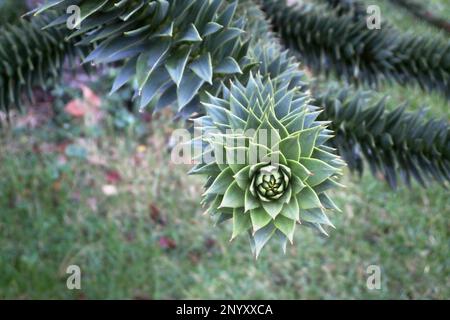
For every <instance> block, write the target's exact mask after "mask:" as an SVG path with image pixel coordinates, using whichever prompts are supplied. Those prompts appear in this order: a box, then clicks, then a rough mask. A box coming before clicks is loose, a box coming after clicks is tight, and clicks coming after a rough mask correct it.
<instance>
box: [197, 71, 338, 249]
mask: <svg viewBox="0 0 450 320" xmlns="http://www.w3.org/2000/svg"><path fill="white" fill-rule="evenodd" d="M309 102H310V98H309V96H308V95H306V94H304V93H302V92H300V91H299V89H298V88H296V87H294V88H289V87H288V85H286V83H285V82H282V81H281V82H277V80H271V79H270V78H268V77H265V78H263V77H262V76H261V75H260V74H257V75H256V76H253V75H250V77H249V79H248V81H247V82H246V84H245V85H244V84H243V83H241V82H239V81H236V82H234V83H232V84H231V85H230V86H229V87H226V86H224V87H223V91H222V94H221V95H220V96H219V97H214V96H211V95H210V96H209V100H208V102H207V103H204V106H205V110H206V116H203V117H200V118H198V119H195V120H194V121H195V123H196V124H198V126H199V127H200V128H201V129H200V132H201V135H200V137H201V138H197V139H194V145H197V146H200V145H201V146H202V147H203V148H202V150H204V152H203V153H202V157H201V158H202V159H206V158H207V156H208V155H211V154H213V155H214V156H213V157H212V158H211V159H210V161H199V159H200V157H197V159H196V160H197V162H198V163H197V164H196V166H195V167H194V168H193V169H192V170H191V173H192V174H206V175H207V176H208V179H207V183H206V185H205V188H206V192H205V193H204V199H203V204H204V205H207V206H208V207H209V208H208V210H207V212H208V213H210V214H212V215H215V216H217V217H218V222H222V221H225V220H228V219H232V221H233V234H232V239H234V238H235V237H237V236H238V235H240V234H242V233H245V232H248V233H249V235H250V239H251V246H252V251H253V253H254V254H255V256H256V257H257V256H258V255H259V253H260V251H261V249H262V248H263V247H264V245H265V244H266V243H267V242H268V241H269V240H270V239H271V238H272V237H275V238H278V239H279V240H280V241H281V245H282V248H283V249H284V250H286V245H287V243H288V242H291V243H292V242H293V239H294V231H295V228H296V226H297V225H298V224H301V225H304V226H308V227H313V228H315V229H317V230H318V231H320V232H321V233H323V234H326V231H325V229H324V228H323V226H324V225H325V226H326V225H328V226H333V225H332V223H331V222H330V220H329V219H328V217H327V215H326V212H327V211H328V210H338V208H337V207H336V205H335V204H334V203H333V201H332V200H331V198H330V197H329V196H328V195H327V191H328V190H329V189H332V188H334V187H336V186H339V183H338V182H336V179H337V178H338V176H339V175H340V174H341V170H340V168H341V167H342V166H343V165H345V164H344V163H343V161H342V160H341V159H340V158H339V157H338V156H336V155H335V153H334V149H331V148H329V147H327V146H326V145H324V143H325V142H326V141H327V140H328V139H329V138H330V137H331V131H330V130H328V129H327V125H328V122H321V121H318V120H317V116H318V115H319V113H320V112H318V111H317V108H316V107H314V106H311V105H309V104H308V103H309ZM261 133H263V135H261ZM264 133H267V138H266V139H264V138H261V137H263V136H264ZM230 140H232V141H233V142H232V143H230Z"/></svg>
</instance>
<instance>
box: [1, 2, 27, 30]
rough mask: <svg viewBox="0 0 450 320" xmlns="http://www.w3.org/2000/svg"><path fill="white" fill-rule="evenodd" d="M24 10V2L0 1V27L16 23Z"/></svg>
mask: <svg viewBox="0 0 450 320" xmlns="http://www.w3.org/2000/svg"><path fill="white" fill-rule="evenodd" d="M26 10H27V9H26V5H25V0H0V26H2V25H5V24H7V23H12V22H15V21H17V20H18V19H19V18H20V15H22V14H24V13H25V12H26Z"/></svg>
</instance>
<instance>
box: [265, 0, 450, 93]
mask: <svg viewBox="0 0 450 320" xmlns="http://www.w3.org/2000/svg"><path fill="white" fill-rule="evenodd" d="M261 3H262V4H263V8H264V10H265V11H266V13H267V15H268V16H269V18H270V19H271V20H272V22H273V24H274V26H275V27H276V28H277V31H278V32H279V33H280V35H281V37H282V39H283V40H284V42H285V43H286V44H287V45H288V46H289V47H290V48H291V49H293V50H295V51H297V52H298V53H299V54H300V56H301V58H302V60H303V61H304V62H305V63H306V64H307V65H308V66H310V67H311V68H312V69H313V71H315V72H325V73H329V71H334V74H335V75H337V76H338V77H339V78H342V79H346V80H348V81H352V82H355V83H363V84H368V85H372V86H376V85H378V84H380V83H381V82H383V81H395V82H398V83H400V84H402V85H411V84H412V85H419V86H420V87H421V88H422V89H424V90H437V91H440V92H441V93H443V94H444V95H446V96H449V93H450V41H444V40H441V39H439V38H434V39H433V38H429V37H423V36H417V35H414V34H409V33H408V34H403V33H401V32H399V31H398V30H396V29H394V28H393V27H389V26H386V25H383V26H382V28H381V29H380V30H377V29H373V30H370V29H369V28H368V27H367V23H366V21H365V19H362V20H357V21H355V19H354V18H353V17H352V16H350V15H343V16H338V15H336V14H335V13H334V12H330V11H329V10H327V9H324V8H323V6H320V5H315V4H310V3H308V4H302V5H298V6H295V7H289V6H287V4H286V3H285V1H275V0H261Z"/></svg>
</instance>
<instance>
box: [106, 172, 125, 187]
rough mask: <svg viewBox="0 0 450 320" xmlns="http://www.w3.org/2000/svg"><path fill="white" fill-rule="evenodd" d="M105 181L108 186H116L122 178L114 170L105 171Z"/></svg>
mask: <svg viewBox="0 0 450 320" xmlns="http://www.w3.org/2000/svg"><path fill="white" fill-rule="evenodd" d="M106 181H107V182H108V183H109V184H117V183H119V182H121V181H122V176H121V175H120V173H119V172H117V171H116V170H107V171H106Z"/></svg>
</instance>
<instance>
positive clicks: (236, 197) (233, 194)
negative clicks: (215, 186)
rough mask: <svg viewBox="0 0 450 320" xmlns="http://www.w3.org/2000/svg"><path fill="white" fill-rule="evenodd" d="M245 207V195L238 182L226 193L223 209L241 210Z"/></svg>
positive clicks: (222, 204)
mask: <svg viewBox="0 0 450 320" xmlns="http://www.w3.org/2000/svg"><path fill="white" fill-rule="evenodd" d="M244 205H245V193H244V192H243V191H242V189H241V188H239V186H238V184H237V182H233V183H232V184H231V185H230V186H229V187H228V188H227V190H226V191H225V195H224V196H223V200H222V203H221V204H220V207H221V208H240V207H244Z"/></svg>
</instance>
